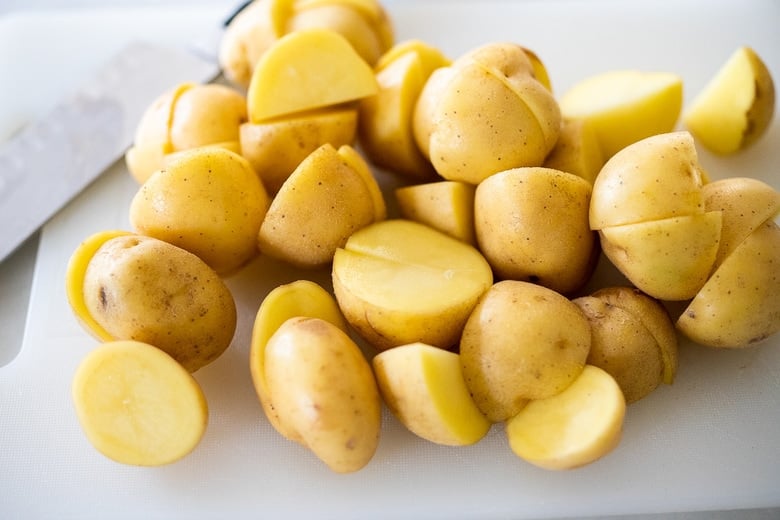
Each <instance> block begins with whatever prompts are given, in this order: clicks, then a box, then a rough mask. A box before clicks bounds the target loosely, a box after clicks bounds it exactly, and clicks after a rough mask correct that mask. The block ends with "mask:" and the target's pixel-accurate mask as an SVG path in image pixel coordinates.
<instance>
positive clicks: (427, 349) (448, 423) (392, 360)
mask: <svg viewBox="0 0 780 520" xmlns="http://www.w3.org/2000/svg"><path fill="white" fill-rule="evenodd" d="M373 367H374V373H375V374H376V379H377V384H378V385H379V391H380V393H381V394H382V398H383V399H384V401H385V403H387V406H388V407H389V408H390V410H391V411H392V413H393V414H394V415H395V417H396V418H398V420H399V421H401V423H402V424H403V425H404V426H406V428H408V429H409V431H411V432H412V433H414V434H415V435H417V436H419V437H421V438H423V439H426V440H429V441H431V442H434V443H436V444H444V445H447V446H466V445H469V444H474V443H476V442H478V441H479V440H480V439H482V437H484V436H485V435H486V434H487V432H488V431H489V430H490V426H491V423H490V421H488V420H487V419H486V418H485V417H484V416H483V415H482V413H481V412H480V411H479V409H478V408H477V405H476V404H474V400H473V399H472V398H471V395H469V391H468V388H466V383H465V382H464V381H463V374H462V372H461V369H460V360H459V359H458V354H456V353H454V352H449V351H446V350H442V349H440V348H438V347H433V346H431V345H426V344H424V343H411V344H409V345H402V346H399V347H395V348H391V349H390V350H385V351H384V352H381V353H379V354H378V355H376V356H374V359H373Z"/></svg>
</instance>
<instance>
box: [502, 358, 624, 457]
mask: <svg viewBox="0 0 780 520" xmlns="http://www.w3.org/2000/svg"><path fill="white" fill-rule="evenodd" d="M625 411H626V404H625V401H624V398H623V393H622V392H621V390H620V387H619V386H618V385H617V383H616V382H615V380H614V379H613V378H612V376H610V375H609V374H607V373H606V372H605V371H603V370H601V369H600V368H597V367H594V366H591V365H586V366H585V367H584V369H583V370H582V372H581V373H580V375H579V376H578V377H577V379H575V380H574V382H573V383H572V384H571V385H569V387H568V388H566V389H565V390H563V391H562V392H561V393H559V394H557V395H554V396H552V397H549V398H547V399H541V400H536V401H532V402H530V403H528V405H527V406H526V407H525V408H523V409H522V410H521V411H520V412H519V413H518V414H517V415H515V416H514V417H512V418H511V419H510V420H508V421H507V424H506V434H507V437H508V439H509V446H510V448H511V449H512V451H513V452H514V453H515V454H516V455H517V456H518V457H520V458H522V459H524V460H526V461H528V462H530V463H531V464H534V465H536V466H539V467H542V468H545V469H552V470H561V469H572V468H576V467H579V466H583V465H585V464H589V463H591V462H594V461H595V460H597V459H599V458H601V457H603V456H604V455H606V454H607V453H609V452H610V451H612V449H614V448H615V446H617V444H618V442H619V441H620V437H621V434H622V429H623V421H624V418H625Z"/></svg>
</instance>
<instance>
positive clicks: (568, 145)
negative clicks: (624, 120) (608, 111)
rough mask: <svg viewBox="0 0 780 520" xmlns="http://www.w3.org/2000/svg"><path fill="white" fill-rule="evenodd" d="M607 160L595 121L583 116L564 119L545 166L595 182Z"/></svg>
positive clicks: (545, 160)
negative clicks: (595, 127) (598, 137)
mask: <svg viewBox="0 0 780 520" xmlns="http://www.w3.org/2000/svg"><path fill="white" fill-rule="evenodd" d="M604 162H605V161H604V154H603V153H602V152H601V145H600V144H599V142H598V139H597V138H596V132H595V130H594V129H593V124H592V123H591V122H590V121H586V120H584V119H567V120H564V121H563V125H562V126H561V135H560V137H558V141H557V142H556V143H555V146H554V147H553V149H552V151H551V152H550V154H549V155H548V156H547V157H546V158H545V159H544V163H543V164H542V166H544V167H545V168H552V169H553V170H560V171H564V172H566V173H573V174H574V175H577V176H579V177H582V178H583V179H585V180H586V181H588V182H589V183H591V184H593V181H594V180H595V179H596V175H598V173H599V171H600V170H601V168H602V166H604Z"/></svg>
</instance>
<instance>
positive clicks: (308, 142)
mask: <svg viewBox="0 0 780 520" xmlns="http://www.w3.org/2000/svg"><path fill="white" fill-rule="evenodd" d="M357 124H358V116H357V110H355V109H354V108H346V109H332V110H323V111H321V112H314V113H308V114H305V115H301V116H298V117H290V118H285V119H278V120H274V121H269V122H268V123H257V124H256V123H244V124H243V125H241V132H240V138H241V154H242V155H243V156H244V157H245V158H246V160H247V161H249V164H250V165H251V166H252V168H253V169H254V170H255V171H256V172H257V174H258V175H259V176H260V179H261V180H262V181H263V185H264V186H265V187H266V189H267V190H268V192H269V193H272V194H276V193H277V192H278V191H279V189H281V187H282V184H284V181H286V180H287V178H288V177H289V176H290V175H291V174H292V172H293V171H295V169H296V168H297V167H298V165H299V164H300V163H301V162H303V160H304V159H306V157H308V155H309V154H310V153H312V152H313V151H314V150H316V149H317V148H319V147H320V146H322V145H324V144H330V145H332V146H333V147H334V148H339V147H341V146H343V145H351V144H352V143H353V142H354V141H355V135H356V133H357Z"/></svg>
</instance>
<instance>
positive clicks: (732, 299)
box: [677, 220, 780, 348]
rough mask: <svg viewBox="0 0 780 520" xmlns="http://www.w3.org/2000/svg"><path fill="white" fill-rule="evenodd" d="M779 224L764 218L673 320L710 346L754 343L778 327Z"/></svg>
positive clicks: (779, 305) (697, 341) (692, 335)
mask: <svg viewBox="0 0 780 520" xmlns="http://www.w3.org/2000/svg"><path fill="white" fill-rule="evenodd" d="M778 265H780V227H778V226H777V224H775V223H774V222H773V221H772V220H767V221H766V222H764V223H763V224H762V225H761V226H760V227H759V228H758V229H756V230H755V231H753V232H752V233H751V234H750V235H748V236H747V238H745V239H744V240H743V241H742V242H741V243H740V244H739V245H738V246H736V247H735V248H734V250H733V251H732V252H731V254H729V255H728V256H727V257H726V259H725V260H724V261H723V263H721V264H720V267H718V268H717V269H716V270H715V272H714V273H713V274H712V276H710V279H709V280H708V281H707V283H706V284H705V285H704V287H702V289H701V290H700V291H699V292H698V293H697V294H696V296H694V298H693V300H691V302H690V303H689V304H688V307H687V308H686V309H685V311H684V312H683V313H682V315H681V316H680V317H679V319H678V320H677V329H678V330H680V331H681V332H682V333H683V334H684V335H685V336H686V337H688V338H689V339H691V340H693V341H695V342H696V343H699V344H702V345H707V346H711V347H723V348H742V347H748V346H750V345H755V344H757V343H759V342H761V341H763V340H765V339H766V338H768V337H770V336H772V335H773V334H775V333H777V332H778V331H779V330H780V298H778V295H780V276H778Z"/></svg>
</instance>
